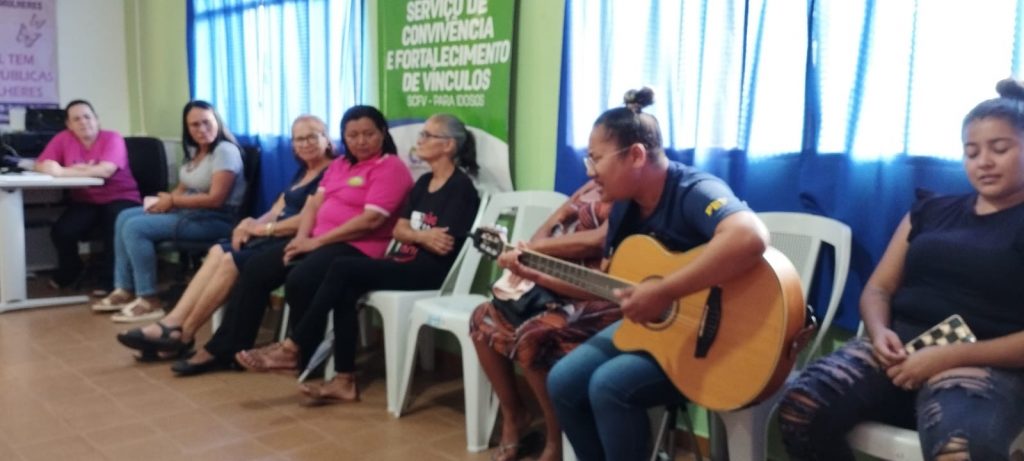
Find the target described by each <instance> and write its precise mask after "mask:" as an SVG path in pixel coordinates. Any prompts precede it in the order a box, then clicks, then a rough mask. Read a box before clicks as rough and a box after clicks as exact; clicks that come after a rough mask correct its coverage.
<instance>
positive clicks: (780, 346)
mask: <svg viewBox="0 0 1024 461" xmlns="http://www.w3.org/2000/svg"><path fill="white" fill-rule="evenodd" d="M472 239H473V242H474V246H475V247H476V248H477V249H478V250H480V251H481V252H482V253H484V254H486V255H489V256H492V257H497V256H498V255H500V254H501V253H502V252H504V251H507V250H511V249H513V247H511V246H509V245H508V243H506V242H505V239H504V234H503V233H501V232H500V231H499V230H496V229H489V228H478V229H476V230H475V231H474V233H473V235H472ZM702 251H704V246H699V247H696V248H693V249H691V250H689V251H686V252H683V253H674V252H671V251H669V250H667V249H665V247H664V246H662V245H661V243H659V242H658V241H657V240H655V239H653V238H651V237H648V236H646V235H633V236H630V237H627V238H626V239H625V240H623V241H622V243H621V244H620V245H619V248H618V249H617V250H616V251H615V254H614V255H612V258H611V262H610V266H609V269H608V273H604V272H600V271H596V270H593V269H589V268H586V267H583V266H579V265H576V264H572V263H569V262H565V261H562V260H560V259H557V258H552V257H550V256H546V255H544V254H541V253H537V252H532V251H529V250H526V251H523V253H522V255H521V256H520V258H519V261H520V263H521V264H523V265H525V266H526V267H529V268H531V269H534V270H536V271H538V272H541V273H544V274H547V275H549V276H552V277H554V278H557V279H559V280H562V281H564V282H566V283H569V284H571V285H573V286H575V287H577V288H579V289H581V290H584V291H586V292H588V293H590V294H592V295H594V296H596V297H599V298H602V299H606V300H609V301H613V302H618V298H617V297H616V296H615V295H614V294H613V290H615V289H617V288H625V287H630V286H633V285H636V284H637V283H639V282H642V281H645V280H648V279H652V278H661V277H663V276H665V275H667V274H670V273H672V272H674V271H675V270H676V269H679V268H680V267H683V266H685V265H687V264H689V263H690V262H691V261H693V259H694V258H696V257H697V256H698V255H699V254H700V253H701V252H702ZM806 315H807V312H806V309H805V307H804V300H803V293H802V291H801V289H800V278H799V276H798V275H797V272H796V269H794V268H793V264H792V263H791V262H790V261H789V259H787V258H786V256H785V255H783V254H782V253H781V252H779V251H778V250H776V249H774V248H770V247H769V248H768V249H767V250H766V251H765V253H764V255H763V256H762V258H761V260H760V261H758V263H757V264H756V265H755V266H754V267H752V268H751V269H749V270H747V271H746V272H744V273H743V274H741V275H739V276H737V277H735V278H733V279H732V280H730V281H728V282H726V283H724V284H722V285H719V286H716V287H713V288H709V289H705V290H702V291H698V292H696V293H691V294H689V295H687V296H684V297H682V298H680V299H677V300H676V301H675V302H674V303H673V304H672V305H671V306H668V307H667V308H666V309H665V310H664V312H662V315H661V316H660V318H659V319H658V320H657V321H655V322H650V323H637V322H633V321H631V320H629V319H623V322H622V325H621V326H620V327H619V329H618V331H617V332H616V333H615V336H614V338H613V341H614V343H615V346H616V347H618V348H619V349H621V350H624V351H645V352H647V353H649V354H650V355H651V356H652V357H654V360H655V361H656V362H657V363H658V365H659V366H661V368H662V369H663V370H664V371H665V374H666V375H668V377H669V379H670V380H671V381H672V383H673V384H674V385H675V386H676V387H677V388H678V389H679V391H680V392H682V394H683V395H685V396H686V397H687V398H688V399H690V400H691V401H693V402H694V403H697V404H698V405H701V406H703V407H706V408H709V409H712V410H734V409H738V408H742V407H745V406H748V405H751V404H754V403H757V402H758V401H759V400H761V399H764V398H766V397H768V396H770V395H771V394H772V393H774V392H775V391H776V390H778V389H779V387H780V386H781V385H782V384H783V383H784V382H785V380H786V377H787V376H788V375H789V372H790V370H791V369H792V367H793V363H794V362H795V360H796V356H797V353H799V350H798V349H799V348H800V347H801V346H802V345H803V343H802V342H800V341H796V337H797V333H799V332H800V330H801V329H802V328H803V327H804V325H805V320H806Z"/></svg>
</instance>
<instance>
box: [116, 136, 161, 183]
mask: <svg viewBox="0 0 1024 461" xmlns="http://www.w3.org/2000/svg"><path fill="white" fill-rule="evenodd" d="M124 143H125V145H126V146H127V148H128V169H129V170H131V173H132V176H133V177H134V178H135V182H136V183H138V185H139V192H140V193H141V194H142V196H143V197H145V196H147V195H156V194H157V192H164V191H166V190H167V186H168V184H167V182H168V180H167V151H166V150H165V149H164V143H163V141H161V140H159V139H157V138H149V137H134V136H132V137H127V138H124Z"/></svg>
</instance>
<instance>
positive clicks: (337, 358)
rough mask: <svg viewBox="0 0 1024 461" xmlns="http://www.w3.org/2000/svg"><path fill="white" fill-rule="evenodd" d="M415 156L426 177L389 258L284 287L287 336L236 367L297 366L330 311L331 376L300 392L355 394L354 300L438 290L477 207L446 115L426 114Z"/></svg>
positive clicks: (338, 266) (464, 143)
mask: <svg viewBox="0 0 1024 461" xmlns="http://www.w3.org/2000/svg"><path fill="white" fill-rule="evenodd" d="M416 155H417V156H418V157H419V158H421V159H422V160H423V161H424V162H426V163H427V164H428V165H429V166H430V172H429V173H426V174H424V175H423V176H421V177H420V178H419V180H418V181H416V185H415V186H414V187H413V189H412V192H411V193H410V194H409V199H408V201H407V202H406V204H405V207H404V208H403V210H402V213H401V215H400V218H399V219H398V222H397V223H396V224H395V226H394V237H395V239H396V240H398V241H399V242H400V243H401V245H400V246H399V248H398V249H397V250H396V251H395V253H394V254H393V255H392V256H391V257H389V258H385V259H371V258H367V257H355V258H353V257H343V258H338V259H336V260H335V261H334V262H333V263H332V264H331V266H330V270H329V271H328V272H327V274H326V275H325V276H321V277H320V280H321V283H319V286H317V287H316V288H315V290H313V291H302V290H301V289H300V288H297V287H295V288H294V289H293V285H291V284H289V285H288V286H287V288H286V290H285V292H286V296H287V297H288V303H289V306H291V308H292V309H293V310H292V312H294V313H295V315H296V317H295V318H297V319H300V320H299V321H298V323H297V324H296V325H295V328H294V329H293V330H292V334H291V335H290V336H289V337H288V339H285V340H284V341H283V342H281V343H277V344H271V345H269V346H266V347H263V348H260V349H255V350H249V351H242V352H239V353H238V354H237V355H236V356H235V358H236V360H238V363H239V364H241V365H242V366H243V367H245V368H247V369H249V370H253V371H267V370H272V369H296V368H298V367H300V366H305V365H306V364H307V363H308V361H309V359H310V357H311V355H312V354H313V352H314V351H315V350H316V348H317V345H318V344H319V343H320V341H321V340H322V339H323V337H324V329H325V327H326V324H327V314H328V313H330V312H331V311H332V310H333V311H334V335H335V341H334V364H335V370H336V371H337V372H338V374H337V376H335V377H334V379H333V380H331V381H330V382H327V383H325V384H324V385H322V386H304V387H303V388H302V391H303V393H305V394H306V395H308V396H309V397H311V398H313V399H317V400H321V399H322V400H329V401H331V400H333V401H352V400H356V399H357V398H358V397H359V390H358V388H357V387H356V381H355V356H356V340H357V333H358V324H357V322H356V307H357V302H358V301H359V298H361V297H362V296H363V295H364V294H366V293H367V292H369V291H373V290H427V289H433V288H437V287H440V286H441V283H442V282H443V281H444V277H445V275H447V274H448V270H449V269H450V268H451V266H452V264H453V263H454V262H455V257H456V255H458V253H459V249H460V248H461V246H462V243H463V241H464V239H465V236H466V234H467V233H468V232H469V228H470V226H471V225H472V224H473V219H474V217H475V216H476V211H477V208H478V207H479V206H480V198H479V196H478V195H477V192H476V189H475V188H474V187H473V182H472V180H471V179H470V178H469V176H468V175H467V173H469V174H474V173H475V172H476V170H477V164H476V141H475V139H474V138H473V134H472V133H471V132H469V131H467V130H466V126H465V125H464V124H463V123H462V122H461V121H459V119H457V118H455V117H454V116H452V115H447V114H438V115H434V116H432V117H430V118H429V119H428V120H427V123H426V124H425V125H424V126H423V131H421V132H420V137H419V142H418V143H417V145H416ZM463 170H465V172H464V171H463ZM308 285H309V284H308V281H307V283H306V286H308Z"/></svg>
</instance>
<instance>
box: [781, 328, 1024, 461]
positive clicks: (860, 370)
mask: <svg viewBox="0 0 1024 461" xmlns="http://www.w3.org/2000/svg"><path fill="white" fill-rule="evenodd" d="M936 347H942V346H936ZM1022 395H1024V370H1020V369H1016V370H1009V369H1000V368H987V367H984V368H983V367H975V368H958V369H955V370H951V371H949V372H944V373H940V374H938V375H936V376H934V377H932V379H930V380H929V381H928V382H927V383H926V384H925V385H924V386H922V387H921V389H920V390H919V391H905V390H903V389H901V388H898V387H896V386H895V385H894V384H893V383H892V381H891V380H890V379H889V377H888V376H887V375H886V373H885V370H884V369H883V368H882V367H881V366H880V365H879V363H878V362H877V361H876V360H875V358H874V356H873V355H872V350H871V343H869V342H868V341H867V340H866V339H857V340H854V341H850V342H849V343H847V344H846V345H845V346H843V347H842V348H840V349H839V350H838V351H836V352H834V353H832V354H831V355H829V356H827V357H824V358H822V359H819V360H818V361H816V362H814V363H813V364H812V365H811V366H809V367H807V368H806V369H805V370H804V371H803V373H801V374H800V376H799V377H798V378H797V379H796V381H794V382H793V383H792V384H791V385H790V387H789V388H788V389H787V390H786V393H785V394H784V396H783V399H782V402H781V403H780V404H779V416H778V418H779V429H781V431H782V438H783V441H784V442H785V444H786V451H788V452H789V454H790V457H791V459H799V460H816V459H820V460H829V461H833V460H835V461H842V460H853V459H854V457H853V452H852V451H851V449H850V446H849V445H848V444H847V443H846V433H847V432H849V431H850V429H852V428H853V426H854V425H856V424H857V423H859V422H861V421H864V420H869V419H870V420H876V421H882V422H885V423H889V424H894V425H898V426H903V427H907V428H915V427H916V428H917V432H918V435H919V437H920V440H921V450H922V452H923V453H922V455H923V456H924V459H936V458H938V456H939V455H940V454H948V455H955V454H968V455H969V456H970V459H976V460H982V459H983V460H1005V459H1008V458H1009V449H1010V444H1011V442H1012V441H1013V440H1014V438H1015V437H1017V436H1018V435H1019V434H1021V432H1022V431H1024V399H1022V398H1021V396H1022ZM957 459H959V458H957Z"/></svg>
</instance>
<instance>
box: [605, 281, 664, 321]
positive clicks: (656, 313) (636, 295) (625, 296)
mask: <svg viewBox="0 0 1024 461" xmlns="http://www.w3.org/2000/svg"><path fill="white" fill-rule="evenodd" d="M660 287H661V283H660V281H658V280H647V281H644V282H640V284H639V285H635V286H632V287H629V288H619V289H616V290H615V291H614V292H613V293H614V294H615V296H618V297H619V307H620V308H621V309H622V315H625V316H626V318H628V319H630V320H632V321H634V322H638V323H646V322H657V321H659V320H661V314H662V313H663V312H665V310H666V309H668V308H669V307H670V306H671V305H672V302H673V301H674V299H673V298H671V297H668V296H666V295H665V294H664V293H663V292H662V290H661V289H660Z"/></svg>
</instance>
